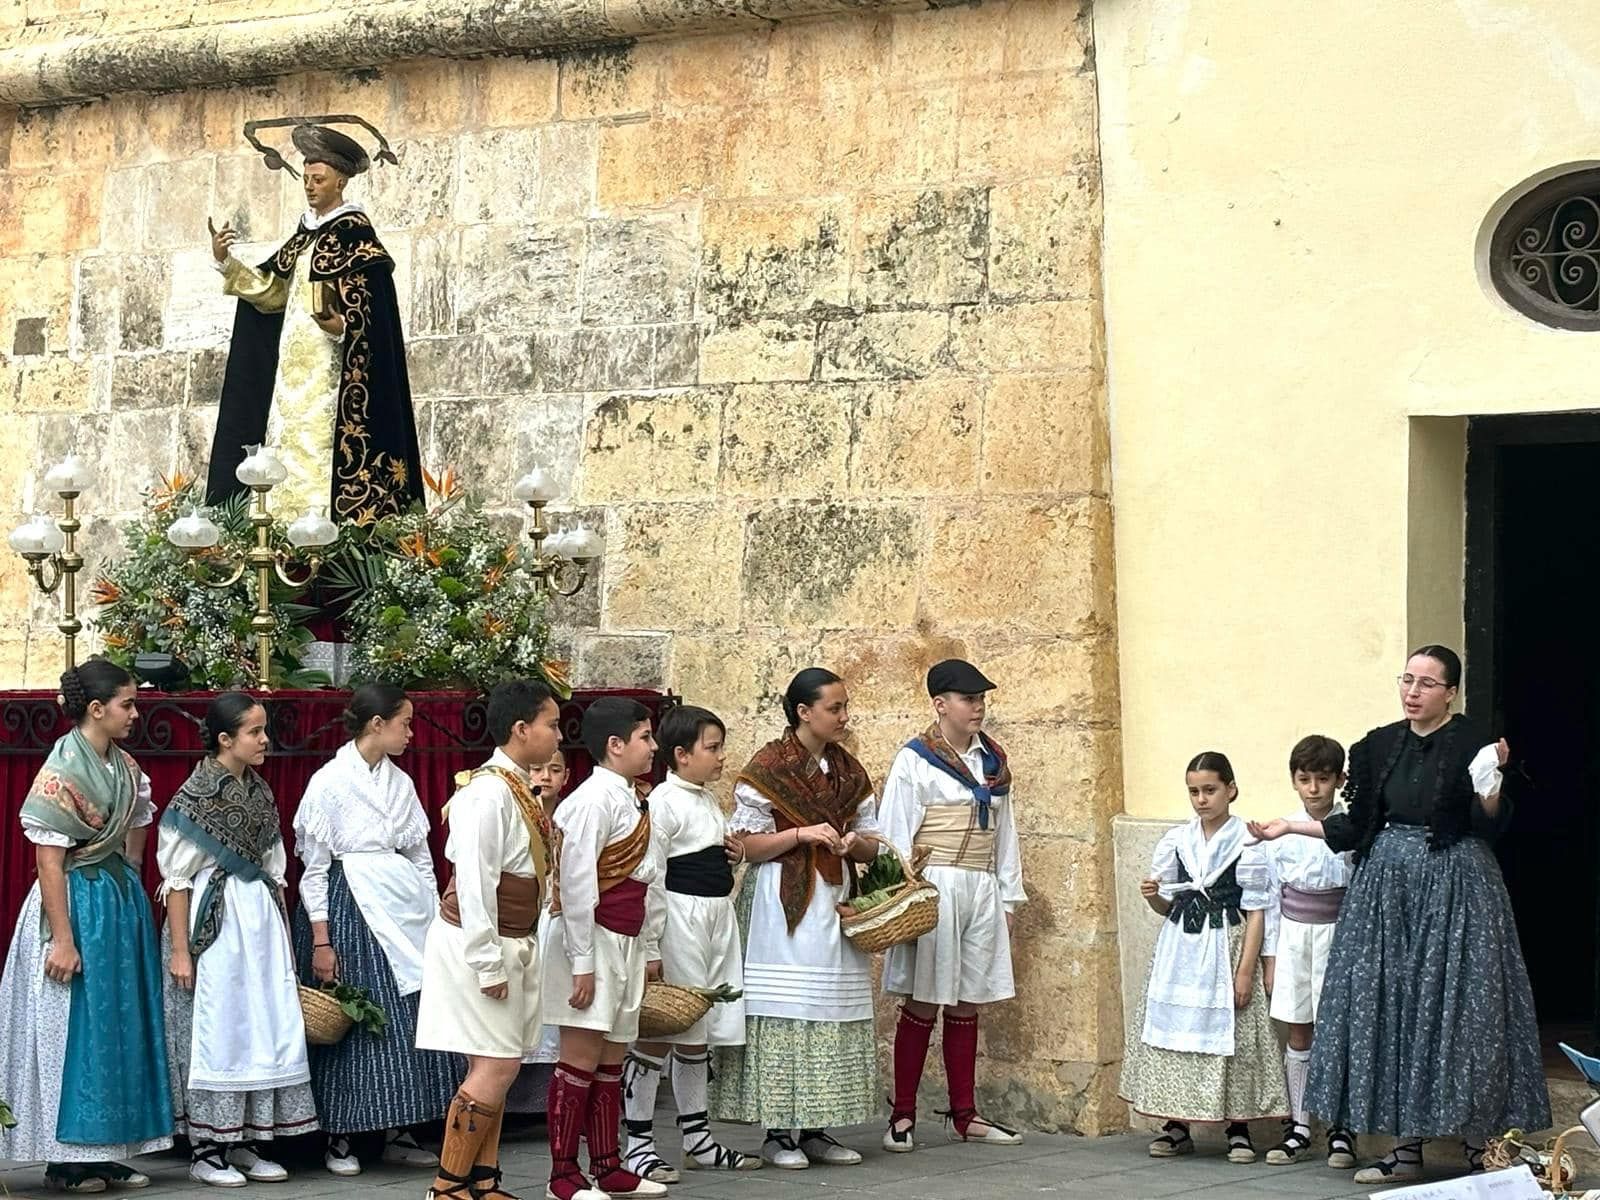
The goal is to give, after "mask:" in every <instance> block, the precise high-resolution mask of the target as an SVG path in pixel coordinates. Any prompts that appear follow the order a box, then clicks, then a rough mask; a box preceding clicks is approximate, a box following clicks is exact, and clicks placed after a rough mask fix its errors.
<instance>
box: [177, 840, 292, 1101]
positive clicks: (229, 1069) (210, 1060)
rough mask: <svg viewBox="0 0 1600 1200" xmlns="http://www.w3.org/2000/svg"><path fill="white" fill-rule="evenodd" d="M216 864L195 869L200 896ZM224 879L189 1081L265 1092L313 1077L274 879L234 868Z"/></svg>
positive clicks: (199, 992)
mask: <svg viewBox="0 0 1600 1200" xmlns="http://www.w3.org/2000/svg"><path fill="white" fill-rule="evenodd" d="M216 869H217V868H216V866H215V865H212V866H208V867H206V868H205V869H204V870H202V871H201V872H200V873H199V874H197V875H196V876H195V877H194V893H193V894H194V895H195V896H200V895H203V894H204V892H205V889H206V884H207V883H209V882H210V879H211V876H212V873H213V872H214V871H215V870H216ZM223 886H224V891H223V916H222V923H221V928H220V929H219V930H218V932H217V940H216V941H215V942H213V943H212V944H211V945H210V946H208V947H207V948H206V949H205V951H204V953H202V954H201V955H200V957H199V958H198V959H197V960H196V962H195V982H194V1033H193V1037H192V1040H191V1042H190V1045H189V1087H191V1088H192V1089H194V1090H195V1091H200V1092H258V1091H269V1090H271V1089H273V1088H280V1087H288V1086H291V1085H293V1084H297V1083H309V1082H310V1081H311V1067H310V1065H309V1063H308V1062H307V1060H306V1027H305V1019H304V1017H303V1016H302V1015H301V1012H300V993H299V990H298V985H297V983H296V980H295V972H294V956H293V954H292V953H291V951H290V948H289V933H288V930H287V929H286V928H285V927H284V923H283V915H282V914H281V913H280V912H279V911H278V905H277V903H276V901H275V900H274V899H273V888H272V884H271V883H270V882H267V881H266V880H262V881H260V882H257V883H247V882H245V881H244V880H242V879H240V878H238V877H237V876H233V877H230V878H229V879H228V881H227V883H226V884H224V885H223ZM198 908H199V905H198V904H195V905H194V906H193V909H191V912H195V910H198ZM195 915H198V913H197V912H195ZM190 933H191V935H192V933H193V929H192V928H191V930H190Z"/></svg>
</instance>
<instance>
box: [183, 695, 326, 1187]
mask: <svg viewBox="0 0 1600 1200" xmlns="http://www.w3.org/2000/svg"><path fill="white" fill-rule="evenodd" d="M204 735H205V744H206V749H207V751H208V752H209V753H208V755H207V757H206V758H204V759H202V760H201V761H200V762H199V764H198V765H196V767H195V769H194V773H193V774H192V775H190V776H189V779H188V781H187V782H186V783H185V784H184V785H183V786H182V787H181V788H179V789H178V792H177V794H176V795H175V796H173V797H172V803H170V804H168V805H167V809H166V811H165V812H164V813H162V814H161V830H160V835H159V839H158V841H157V844H156V861H157V863H159V864H160V867H161V878H162V880H163V882H162V885H161V894H162V895H163V896H164V897H165V898H166V902H167V928H166V932H165V933H164V934H163V936H162V952H163V955H164V956H165V957H166V959H167V981H166V1010H167V1012H166V1015H167V1044H168V1045H169V1046H170V1047H171V1056H170V1062H171V1068H172V1069H171V1077H172V1101H173V1108H174V1109H175V1110H176V1111H177V1117H178V1131H179V1132H180V1133H183V1134H186V1135H187V1136H188V1138H189V1142H190V1154H191V1162H190V1166H189V1177H190V1178H191V1179H193V1180H195V1181H196V1182H197V1183H206V1184H211V1185H213V1186H216V1187H241V1186H243V1185H244V1183H245V1182H246V1181H247V1180H255V1181H258V1182H276V1181H278V1180H282V1179H287V1178H288V1172H287V1171H285V1170H284V1169H283V1168H282V1167H281V1166H279V1165H278V1164H277V1163H275V1162H273V1161H271V1160H270V1159H268V1158H266V1157H265V1156H263V1155H262V1153H261V1150H262V1149H263V1144H264V1143H267V1142H270V1141H272V1140H273V1139H274V1138H279V1137H290V1136H293V1135H295V1134H301V1133H311V1132H314V1131H315V1130H316V1128H317V1106H316V1100H315V1099H314V1098H313V1096H312V1093H311V1068H310V1065H309V1064H308V1063H307V1061H306V1027H305V1020H304V1018H303V1017H302V1016H301V1013H300V995H299V991H298V988H297V985H296V983H295V974H294V956H293V954H292V952H291V950H290V946H289V930H288V922H287V920H286V917H285V912H284V904H283V888H284V870H285V868H286V867H287V866H288V857H287V855H286V854H285V852H284V847H283V835H282V833H281V832H280V830H279V826H278V806H277V804H276V803H275V802H274V800H273V798H272V789H271V788H269V787H268V786H267V783H266V780H264V779H262V778H261V776H260V775H258V774H256V771H255V768H256V767H257V766H259V765H260V764H261V763H262V762H263V761H264V760H265V758H266V756H267V747H268V740H267V713H266V709H264V708H262V707H261V705H260V704H259V703H257V702H256V701H255V700H254V699H252V698H251V697H250V696H248V695H246V694H245V693H243V692H226V693H224V694H223V695H221V696H218V697H217V698H216V699H215V700H213V701H212V702H211V707H210V708H209V709H207V710H206V717H205V724H204ZM224 1148H226V1149H224Z"/></svg>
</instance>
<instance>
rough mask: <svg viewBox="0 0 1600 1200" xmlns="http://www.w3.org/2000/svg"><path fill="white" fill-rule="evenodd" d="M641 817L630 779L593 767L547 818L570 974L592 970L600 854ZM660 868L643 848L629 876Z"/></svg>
mask: <svg viewBox="0 0 1600 1200" xmlns="http://www.w3.org/2000/svg"><path fill="white" fill-rule="evenodd" d="M643 817H644V814H643V813H641V812H640V811H639V802H638V798H637V797H636V795H635V794H634V790H633V783H632V781H630V780H627V779H624V778H623V777H622V776H621V775H618V774H617V773H616V772H615V771H613V770H610V769H609V768H607V767H601V766H596V767H595V768H594V772H593V774H591V775H590V776H589V778H587V779H585V780H584V781H583V782H582V783H580V784H579V785H578V786H577V788H575V789H574V790H573V792H572V794H571V795H570V796H568V797H567V798H566V799H565V800H563V801H562V802H561V804H560V806H559V807H557V809H556V812H555V816H553V817H552V818H551V821H552V822H553V823H554V824H555V826H556V828H557V829H559V830H560V831H561V932H562V939H563V942H564V944H565V946H566V951H567V958H568V959H569V960H570V961H571V963H572V973H573V974H574V975H588V974H591V973H592V972H593V971H594V909H595V905H597V904H599V903H600V870H599V860H600V855H601V853H602V852H603V851H604V850H605V848H606V847H607V846H609V845H610V844H611V843H612V842H618V841H621V840H622V839H623V838H625V837H627V836H628V835H629V834H630V833H632V832H633V831H634V829H635V828H636V827H637V826H638V824H639V822H640V820H642V819H643ZM660 869H661V868H660V865H659V864H658V862H657V860H656V855H655V854H654V853H653V852H646V854H645V856H644V858H642V859H641V860H640V861H639V865H638V866H637V867H635V868H634V869H633V873H632V874H631V875H630V876H629V878H630V879H637V880H638V881H639V882H641V883H644V884H649V883H651V882H653V881H654V880H655V878H656V876H657V875H658V874H659V873H660Z"/></svg>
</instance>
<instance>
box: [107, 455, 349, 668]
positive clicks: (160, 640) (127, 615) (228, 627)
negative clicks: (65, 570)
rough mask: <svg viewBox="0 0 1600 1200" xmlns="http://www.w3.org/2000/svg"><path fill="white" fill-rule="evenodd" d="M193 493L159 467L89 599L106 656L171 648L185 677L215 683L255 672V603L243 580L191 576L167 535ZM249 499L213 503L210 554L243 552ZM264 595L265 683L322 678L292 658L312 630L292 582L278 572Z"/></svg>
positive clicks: (189, 483) (121, 658) (190, 483)
mask: <svg viewBox="0 0 1600 1200" xmlns="http://www.w3.org/2000/svg"><path fill="white" fill-rule="evenodd" d="M201 498H202V497H201V489H200V487H199V485H198V481H197V480H195V479H191V478H189V477H187V476H185V475H182V474H177V475H174V476H173V477H172V478H171V479H168V478H166V477H164V476H163V477H162V480H161V484H160V486H158V487H156V488H155V489H153V490H152V491H150V492H149V493H147V494H146V497H145V507H144V512H143V513H142V514H141V515H140V516H139V517H137V518H136V519H135V520H133V521H131V522H130V523H129V524H128V526H127V528H126V529H125V530H124V531H123V547H124V550H125V551H126V553H125V555H124V556H123V557H122V558H120V559H118V560H116V561H114V562H111V563H109V564H108V565H107V566H106V567H105V569H104V570H103V571H102V572H101V574H100V576H99V577H98V578H97V579H96V580H95V582H94V583H93V585H92V586H91V588H90V593H89V599H90V601H91V602H92V603H93V604H95V605H98V606H99V612H98V613H97V614H96V616H95V618H94V620H93V622H92V625H93V628H95V629H96V630H98V631H99V632H100V635H101V638H102V642H103V644H104V647H105V654H106V657H107V658H110V659H111V660H112V661H114V662H116V663H118V664H120V665H121V666H123V667H129V666H131V665H132V663H133V659H134V657H135V656H136V655H138V654H143V653H164V654H171V655H172V656H173V657H175V658H177V659H179V660H180V661H181V662H183V664H184V665H185V666H187V667H188V668H189V679H190V684H191V685H192V686H194V687H197V688H212V689H221V688H227V687H231V686H232V685H234V684H236V683H239V682H241V681H248V680H251V679H253V678H254V675H255V654H256V639H255V635H254V634H253V633H252V632H251V629H250V618H251V616H252V614H253V611H254V602H253V601H252V599H251V596H250V590H249V584H248V583H247V581H245V580H243V579H241V580H240V581H239V582H238V583H236V584H234V585H233V586H232V587H228V588H213V587H208V586H206V585H205V584H203V583H201V582H199V580H197V579H196V578H195V577H194V575H193V574H191V573H190V570H189V565H188V561H187V560H188V554H187V553H186V552H185V551H183V550H180V549H179V548H178V547H176V546H174V545H172V543H171V542H169V541H168V540H167V527H168V526H169V525H170V524H171V523H172V520H173V518H174V517H175V516H177V515H178V513H179V512H180V511H181V510H182V509H184V508H186V507H188V506H190V505H197V504H198V503H199V502H200V500H201ZM247 503H248V501H247V500H246V499H245V498H244V497H241V498H240V499H239V500H237V501H235V502H232V503H228V504H224V505H221V506H219V507H218V508H216V509H214V510H213V514H212V515H213V520H215V521H216V523H217V526H218V528H220V529H221V530H222V534H223V537H222V541H221V543H220V544H219V545H218V546H217V547H216V549H215V550H214V551H212V552H211V553H212V555H213V556H214V557H216V558H217V559H219V560H220V559H222V558H223V557H225V556H229V555H238V554H242V553H243V552H244V551H245V550H246V549H247V548H248V547H249V546H250V545H251V544H252V543H253V541H254V533H253V531H252V530H251V528H250V523H249V517H248V512H247V508H246V505H247ZM272 535H273V537H274V539H275V540H276V541H277V542H278V543H280V544H281V541H282V538H283V536H284V529H283V528H282V526H281V525H276V526H275V528H274V529H273V531H272ZM271 600H272V607H273V611H274V613H275V614H276V615H277V618H278V636H277V640H276V642H275V644H274V653H273V663H272V674H271V678H272V683H273V685H274V686H291V687H314V686H318V685H321V684H326V683H327V682H328V680H327V677H326V676H325V675H322V674H321V673H318V672H307V671H304V670H302V668H301V664H300V652H301V649H302V647H303V646H304V645H305V643H306V642H308V641H310V639H311V635H310V633H309V632H308V631H307V630H306V628H305V622H306V620H307V619H308V618H309V617H311V616H313V615H315V610H314V609H311V608H307V607H306V606H304V605H300V604H295V603H293V602H292V601H293V600H294V595H293V589H290V588H288V587H285V586H283V585H282V584H281V583H280V582H278V581H277V580H274V581H273V586H272V594H271Z"/></svg>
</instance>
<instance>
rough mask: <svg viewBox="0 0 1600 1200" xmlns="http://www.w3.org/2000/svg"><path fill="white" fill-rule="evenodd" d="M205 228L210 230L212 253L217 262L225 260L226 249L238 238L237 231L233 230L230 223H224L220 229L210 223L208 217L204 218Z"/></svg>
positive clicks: (229, 248)
mask: <svg viewBox="0 0 1600 1200" xmlns="http://www.w3.org/2000/svg"><path fill="white" fill-rule="evenodd" d="M206 228H207V229H209V230H210V231H211V253H212V255H213V256H214V257H215V258H216V260H217V261H218V262H226V261H227V260H228V251H229V250H231V249H232V248H233V244H234V243H235V242H237V241H238V240H239V235H238V233H236V232H235V231H234V228H233V226H232V225H227V224H224V225H223V227H222V228H221V229H218V228H217V227H216V226H215V225H213V224H212V223H211V218H210V217H207V218H206Z"/></svg>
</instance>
